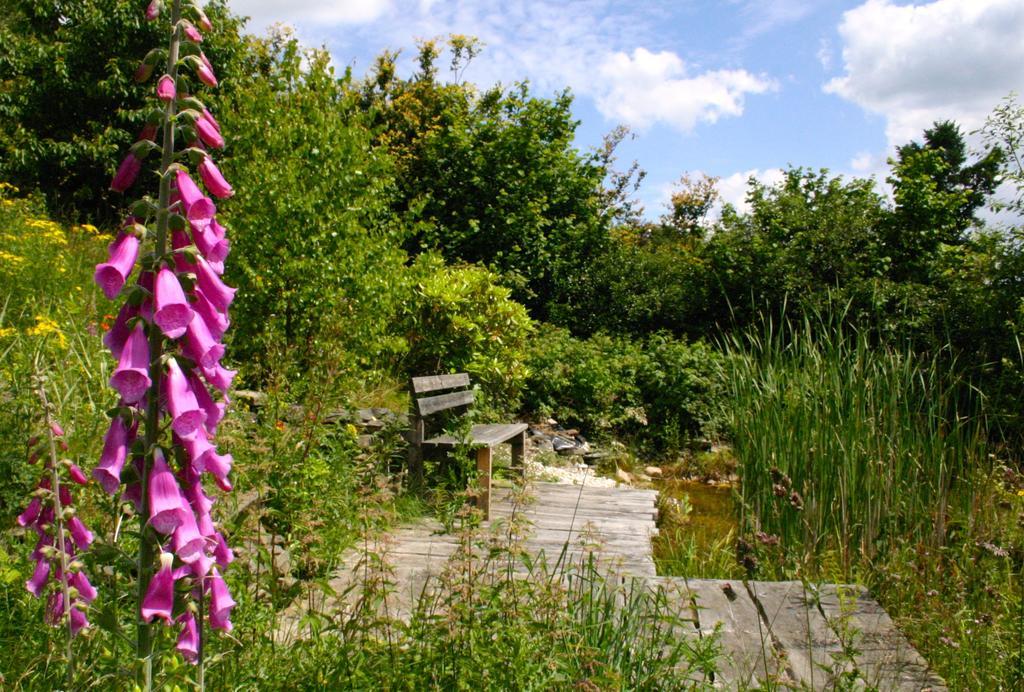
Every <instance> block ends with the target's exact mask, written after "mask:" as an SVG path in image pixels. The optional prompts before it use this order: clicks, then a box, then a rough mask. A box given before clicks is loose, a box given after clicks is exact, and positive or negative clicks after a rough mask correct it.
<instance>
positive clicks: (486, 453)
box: [476, 447, 491, 521]
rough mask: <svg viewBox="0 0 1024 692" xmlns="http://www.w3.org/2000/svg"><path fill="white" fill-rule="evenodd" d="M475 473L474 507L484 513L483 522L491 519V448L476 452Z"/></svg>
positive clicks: (483, 448)
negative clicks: (476, 487) (476, 486)
mask: <svg viewBox="0 0 1024 692" xmlns="http://www.w3.org/2000/svg"><path fill="white" fill-rule="evenodd" d="M476 471H477V485H478V486H479V488H480V489H479V491H478V492H479V494H478V495H477V496H476V506H477V507H479V508H480V511H481V512H483V513H484V520H485V521H486V520H489V519H490V518H491V448H490V447H481V448H480V449H478V450H476Z"/></svg>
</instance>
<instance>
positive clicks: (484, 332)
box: [401, 254, 533, 411]
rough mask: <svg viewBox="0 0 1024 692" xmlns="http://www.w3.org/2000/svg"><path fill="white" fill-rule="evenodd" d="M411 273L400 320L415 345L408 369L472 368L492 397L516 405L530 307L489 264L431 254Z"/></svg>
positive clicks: (492, 401)
mask: <svg viewBox="0 0 1024 692" xmlns="http://www.w3.org/2000/svg"><path fill="white" fill-rule="evenodd" d="M411 273H412V284H413V288H412V292H411V295H410V296H409V297H408V299H407V300H406V302H405V305H404V309H403V311H402V322H401V325H402V326H401V328H402V331H403V333H404V338H405V341H406V342H407V344H408V348H409V353H408V355H407V356H406V359H405V363H404V369H405V371H406V373H407V374H409V375H424V374H434V373H444V372H468V373H469V374H470V375H471V376H472V378H473V381H474V382H477V383H479V384H480V386H481V388H482V390H483V392H484V393H485V394H486V395H487V398H488V402H489V403H490V404H491V405H493V406H495V407H496V408H498V409H504V410H513V411H514V410H516V409H517V408H518V405H519V397H520V394H521V392H522V389H523V386H524V384H525V382H526V380H527V367H526V348H527V342H528V340H529V338H530V335H531V334H532V332H533V322H532V321H531V320H530V317H529V315H528V314H527V312H526V308H524V307H523V306H522V305H520V304H519V303H516V302H515V301H513V300H512V299H511V297H510V295H511V293H510V291H509V290H508V289H507V288H505V287H503V286H500V285H498V283H497V281H498V277H497V275H495V274H493V273H492V272H490V271H488V270H487V269H484V268H483V267H479V266H475V265H460V266H455V267H451V266H447V265H445V264H444V262H443V260H441V258H440V257H439V256H437V255H434V254H426V255H421V256H420V257H419V258H417V261H416V263H415V264H414V265H413V266H412V268H411Z"/></svg>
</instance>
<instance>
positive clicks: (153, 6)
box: [146, 0, 164, 22]
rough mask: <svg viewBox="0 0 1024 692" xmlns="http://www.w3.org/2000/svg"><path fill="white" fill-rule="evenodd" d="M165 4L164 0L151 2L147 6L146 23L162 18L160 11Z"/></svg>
mask: <svg viewBox="0 0 1024 692" xmlns="http://www.w3.org/2000/svg"><path fill="white" fill-rule="evenodd" d="M163 6H164V3H163V1H162V0H151V2H150V3H149V5H147V6H146V21H148V22H151V21H153V20H154V19H156V18H157V17H159V16H160V10H162V9H163Z"/></svg>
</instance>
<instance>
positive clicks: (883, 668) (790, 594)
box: [331, 482, 946, 691]
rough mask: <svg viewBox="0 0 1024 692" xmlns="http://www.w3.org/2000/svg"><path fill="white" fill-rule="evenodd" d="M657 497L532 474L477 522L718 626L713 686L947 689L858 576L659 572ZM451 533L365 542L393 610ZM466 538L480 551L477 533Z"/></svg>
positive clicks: (434, 576) (427, 529)
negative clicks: (833, 580)
mask: <svg viewBox="0 0 1024 692" xmlns="http://www.w3.org/2000/svg"><path fill="white" fill-rule="evenodd" d="M656 503H657V492H656V491H653V490H641V489H634V488H621V487H619V488H598V487H587V486H573V485H558V484H552V483H540V482H534V483H531V484H530V486H529V487H528V488H527V490H526V492H525V493H522V492H514V491H511V490H499V491H497V492H495V495H494V501H493V505H492V519H491V521H490V522H487V524H488V526H487V527H486V529H487V531H488V533H489V536H490V537H491V540H493V541H495V542H496V543H503V544H504V545H508V544H509V543H515V544H516V545H517V546H518V549H519V550H520V551H521V552H522V554H524V555H526V556H528V558H529V559H530V560H536V559H544V560H546V561H547V563H548V564H549V565H552V564H555V563H556V562H558V561H560V560H561V561H564V563H567V564H577V565H578V564H581V562H584V561H587V560H594V562H595V564H597V565H598V567H599V569H600V570H601V571H602V572H603V573H604V574H606V575H608V577H609V578H611V579H613V580H621V582H625V581H627V580H633V579H637V580H641V581H643V582H644V583H646V584H647V586H648V587H649V588H651V589H658V590H661V591H664V592H665V593H666V594H667V595H668V597H669V602H670V603H671V604H672V607H673V608H676V609H677V613H675V614H677V615H679V616H680V618H681V619H684V620H685V621H686V622H689V623H691V624H692V628H683V629H682V630H680V631H679V636H691V637H717V638H718V641H719V643H720V645H721V649H722V652H723V654H724V655H723V657H722V662H721V664H720V666H719V669H720V672H719V673H718V674H717V675H716V676H715V678H714V679H712V680H708V681H706V682H708V683H709V684H711V685H712V686H714V687H716V688H721V689H751V688H764V687H769V688H772V687H773V688H775V689H812V690H826V689H835V688H843V689H846V688H854V689H878V690H901V691H902V690H908V691H909V690H918V691H919V690H945V689H946V686H945V683H944V682H943V681H942V680H941V679H940V678H939V677H938V676H937V675H935V674H934V673H933V672H932V671H931V670H930V669H929V667H928V664H927V662H926V661H925V660H924V659H923V658H922V657H921V656H920V654H918V652H917V651H915V650H914V648H913V647H912V646H911V645H910V642H909V641H908V640H907V639H906V637H904V636H903V635H902V634H901V633H900V632H899V630H898V629H897V628H896V626H895V624H894V623H893V621H892V619H891V618H890V617H889V616H888V615H887V614H886V612H885V611H884V610H883V609H882V607H881V606H879V605H878V603H877V602H876V601H875V600H874V599H873V598H872V597H871V596H870V594H869V593H868V592H867V591H866V590H865V589H864V588H863V587H860V586H842V585H834V584H824V585H811V584H804V583H802V582H799V581H786V582H758V581H749V582H747V581H742V580H732V581H726V580H713V579H699V580H698V579H685V578H678V577H659V576H657V574H656V571H655V565H654V559H653V555H652V549H651V541H650V539H651V536H653V535H655V534H656V533H657V527H656V519H657V514H658V511H657V506H656ZM460 540H463V539H461V538H460V537H459V536H456V535H452V534H448V533H445V532H444V530H443V527H442V526H441V525H440V524H439V523H438V522H435V521H422V522H419V523H417V524H415V525H412V526H405V527H401V528H399V529H397V530H395V531H392V532H391V533H389V534H388V535H387V536H386V537H385V539H384V541H383V543H381V544H380V545H377V546H374V548H373V551H372V552H374V554H377V553H378V552H379V553H380V554H382V555H383V559H384V561H385V562H387V564H388V580H389V581H390V582H391V583H392V584H393V585H394V592H393V595H394V598H393V599H392V602H391V604H390V608H391V612H390V613H389V615H390V616H392V617H400V618H408V617H409V616H410V614H411V613H412V612H413V609H414V608H415V605H416V603H417V601H418V599H420V598H422V597H423V596H424V595H425V594H430V593H431V589H432V588H434V586H435V585H436V584H437V583H438V582H439V581H440V577H441V575H442V574H443V572H444V570H445V569H448V568H449V563H450V562H452V561H453V560H454V559H457V558H458V555H459V551H460V548H461V549H464V548H465V545H464V544H461V543H460ZM474 550H477V554H486V553H487V549H486V545H484V546H483V547H481V546H480V545H477V546H476V548H474ZM365 552H366V551H364V553H363V554H364V555H365ZM360 560H361V556H360V554H359V553H358V551H350V553H349V554H347V555H346V556H345V558H344V561H343V564H342V565H341V567H340V569H339V570H338V571H337V573H336V576H335V578H334V579H333V580H332V582H331V586H332V588H333V590H334V591H335V592H336V593H339V594H341V593H345V594H352V593H353V590H354V589H355V588H356V586H357V585H358V582H359V579H360V578H361V577H360V575H359V574H357V573H356V568H357V565H359V564H360ZM510 568H511V566H510ZM520 568H521V566H520V567H517V568H516V569H520ZM363 577H365V574H364V575H363ZM335 605H337V603H336V604H335Z"/></svg>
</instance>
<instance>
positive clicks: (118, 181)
mask: <svg viewBox="0 0 1024 692" xmlns="http://www.w3.org/2000/svg"><path fill="white" fill-rule="evenodd" d="M141 171H142V160H141V159H140V158H139V157H137V156H136V155H135V154H128V156H125V157H124V159H122V161H121V165H120V166H118V167H117V172H116V173H114V177H113V179H111V181H110V189H111V190H113V191H115V192H124V191H125V190H127V189H128V188H130V187H131V186H132V184H133V183H134V182H135V180H136V178H138V177H139V173H140V172H141Z"/></svg>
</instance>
